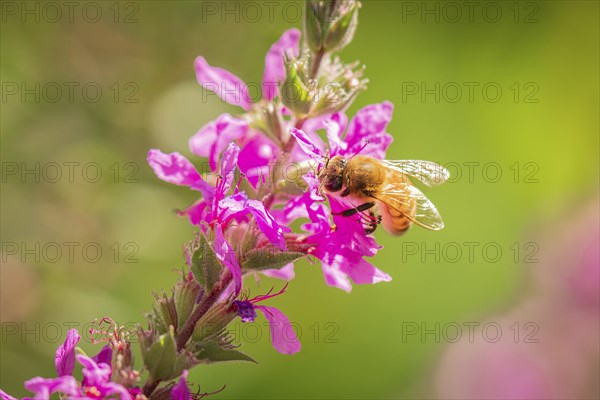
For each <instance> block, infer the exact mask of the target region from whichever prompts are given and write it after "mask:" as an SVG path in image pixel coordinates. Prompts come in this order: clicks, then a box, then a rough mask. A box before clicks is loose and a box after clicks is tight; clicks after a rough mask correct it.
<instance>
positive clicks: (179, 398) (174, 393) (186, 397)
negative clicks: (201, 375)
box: [171, 369, 192, 400]
mask: <svg viewBox="0 0 600 400" xmlns="http://www.w3.org/2000/svg"><path fill="white" fill-rule="evenodd" d="M187 376H188V371H187V369H186V370H185V371H183V372H182V373H181V378H179V381H177V383H176V384H175V386H173V389H171V399H172V400H190V399H191V398H192V397H191V395H190V390H189V389H188V385H187Z"/></svg>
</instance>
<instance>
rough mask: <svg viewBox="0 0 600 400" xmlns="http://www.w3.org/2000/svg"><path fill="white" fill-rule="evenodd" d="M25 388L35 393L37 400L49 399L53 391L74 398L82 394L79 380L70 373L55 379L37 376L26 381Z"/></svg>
mask: <svg viewBox="0 0 600 400" xmlns="http://www.w3.org/2000/svg"><path fill="white" fill-rule="evenodd" d="M25 389H27V390H29V391H30V392H33V393H35V399H36V400H47V399H49V398H50V395H51V394H53V393H61V394H66V395H68V396H74V398H79V396H81V394H80V393H79V384H78V383H77V380H76V379H75V378H73V377H72V376H69V375H65V376H61V377H59V378H53V379H45V378H40V377H36V378H33V379H30V380H28V381H26V382H25Z"/></svg>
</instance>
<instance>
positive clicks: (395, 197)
mask: <svg viewBox="0 0 600 400" xmlns="http://www.w3.org/2000/svg"><path fill="white" fill-rule="evenodd" d="M449 176H450V174H449V173H448V170H446V169H445V168H444V167H442V166H441V165H439V164H437V163H434V162H430V161H420V160H400V161H391V160H379V159H376V158H373V157H371V156H365V155H355V156H353V157H351V158H349V159H346V158H344V157H342V156H335V157H332V158H329V157H326V158H325V164H324V166H323V168H321V170H320V171H319V173H318V178H319V182H320V186H319V191H320V192H321V193H323V192H325V193H329V194H331V195H334V196H339V197H341V198H344V199H348V200H350V202H351V203H352V204H353V205H355V207H353V208H350V209H347V210H345V211H342V212H340V213H337V214H334V215H341V216H344V217H350V216H353V215H357V214H358V215H359V217H360V218H362V221H363V223H364V224H365V232H366V233H372V232H373V231H375V229H376V228H377V225H378V224H380V223H381V224H382V225H383V227H384V229H385V230H386V231H388V232H389V233H391V234H393V235H401V234H403V233H404V232H406V230H407V229H408V228H409V227H410V226H411V225H412V224H413V223H414V224H416V225H419V226H422V227H424V228H427V229H431V230H440V229H442V228H443V227H444V222H443V221H442V217H441V216H440V214H439V213H438V211H437V209H436V207H435V206H434V205H433V203H432V202H431V201H429V199H427V197H425V195H424V194H423V193H422V192H421V191H420V190H419V189H418V188H416V187H415V186H414V185H413V184H412V182H411V178H412V179H416V180H417V181H419V182H421V183H423V184H424V185H426V186H435V185H440V184H442V183H444V182H445V181H446V180H447V179H448V178H449ZM375 206H377V209H378V210H379V212H380V214H381V215H379V216H377V215H375V213H374V212H373V208H374V207H375ZM367 211H368V214H366V215H365V212H367Z"/></svg>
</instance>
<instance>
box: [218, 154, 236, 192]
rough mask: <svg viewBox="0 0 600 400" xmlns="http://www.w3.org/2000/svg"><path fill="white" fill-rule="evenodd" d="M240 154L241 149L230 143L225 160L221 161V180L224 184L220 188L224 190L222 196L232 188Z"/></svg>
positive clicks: (224, 156)
mask: <svg viewBox="0 0 600 400" xmlns="http://www.w3.org/2000/svg"><path fill="white" fill-rule="evenodd" d="M239 154H240V148H239V146H238V145H237V144H235V143H229V146H227V149H226V150H225V152H224V153H223V160H222V161H221V179H222V181H221V182H222V183H221V185H220V188H221V189H222V190H224V192H222V193H221V194H224V193H225V192H226V191H227V190H229V188H230V187H231V183H232V182H233V176H234V175H235V168H236V167H237V162H238V155H239Z"/></svg>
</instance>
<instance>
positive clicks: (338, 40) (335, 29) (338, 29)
mask: <svg viewBox="0 0 600 400" xmlns="http://www.w3.org/2000/svg"><path fill="white" fill-rule="evenodd" d="M339 7H340V11H341V12H340V15H339V16H338V19H337V21H335V23H333V24H331V25H330V26H329V32H328V34H327V38H326V39H325V43H324V46H323V47H324V48H325V49H326V50H327V51H329V52H333V51H340V50H341V49H343V48H344V47H346V46H347V45H348V43H350V42H351V41H352V39H353V38H354V33H355V32H356V27H357V25H358V9H359V8H360V3H359V2H350V1H347V0H344V4H343V5H342V6H339ZM342 8H347V9H345V10H343V11H342Z"/></svg>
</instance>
